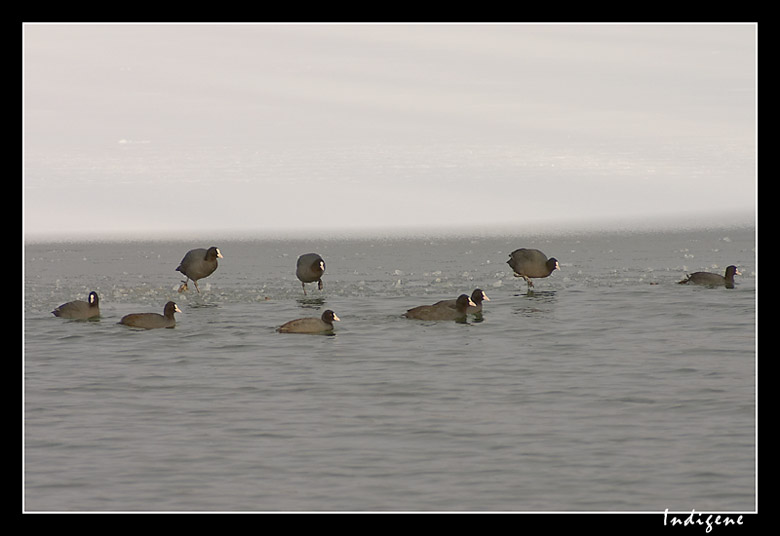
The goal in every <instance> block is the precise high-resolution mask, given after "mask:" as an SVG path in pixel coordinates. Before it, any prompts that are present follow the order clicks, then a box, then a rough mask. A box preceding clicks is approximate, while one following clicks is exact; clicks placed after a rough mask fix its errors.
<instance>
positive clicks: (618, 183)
mask: <svg viewBox="0 0 780 536" xmlns="http://www.w3.org/2000/svg"><path fill="white" fill-rule="evenodd" d="M756 34H757V26H756V25H753V24H700V25H682V24H677V25H639V24H620V25H594V24H557V25H537V24H532V25H527V24H491V25H480V24H434V25H430V24H415V25H406V24H392V25H386V24H336V25H333V24H234V25H218V24H203V25H190V24H181V25H167V24H157V25H149V24H133V25H130V24H111V25H96V24H86V25H76V24H29V25H25V27H24V43H23V45H24V57H23V65H24V79H23V89H24V110H23V111H24V124H23V129H24V131H23V141H24V163H25V174H24V177H23V181H24V189H23V192H24V199H23V203H24V222H23V224H24V232H25V235H26V236H27V237H31V238H36V237H44V238H45V237H55V238H57V237H60V238H61V237H65V238H67V237H80V236H125V237H131V238H143V237H144V236H172V237H182V238H186V239H188V240H194V241H199V240H200V239H202V240H206V241H207V242H208V240H209V239H210V238H209V237H224V236H228V237H229V236H231V235H232V234H235V235H242V236H258V237H262V236H263V235H264V234H276V233H284V232H295V231H301V232H306V233H307V235H308V236H319V237H323V238H327V237H329V236H332V235H334V234H338V233H340V232H343V231H357V232H364V233H366V232H367V233H371V232H374V231H375V230H376V231H378V230H389V231H403V230H416V231H421V232H425V231H426V230H434V229H439V230H456V229H469V228H472V229H483V230H484V229H487V230H490V229H495V230H499V229H507V230H523V229H530V228H540V227H541V228H544V227H545V226H548V225H549V226H553V225H555V226H558V225H570V226H572V227H573V228H577V226H582V225H587V224H588V223H601V222H610V221H622V222H625V221H628V222H629V223H630V222H631V221H633V220H636V221H640V220H653V221H660V222H671V221H680V220H686V221H688V222H690V221H705V220H707V221H712V220H713V219H714V220H715V221H721V222H722V223H725V224H728V223H733V221H732V219H739V218H742V219H743V220H745V219H747V221H752V218H753V214H754V212H755V204H756V189H757V182H756V181H757V178H756V114H757V111H756V108H757V104H756V99H757V95H756V92H757V89H756V77H757V72H756V70H757V65H756V54H757V50H756V48H757V35H756Z"/></svg>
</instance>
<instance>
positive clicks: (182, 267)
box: [176, 246, 223, 293]
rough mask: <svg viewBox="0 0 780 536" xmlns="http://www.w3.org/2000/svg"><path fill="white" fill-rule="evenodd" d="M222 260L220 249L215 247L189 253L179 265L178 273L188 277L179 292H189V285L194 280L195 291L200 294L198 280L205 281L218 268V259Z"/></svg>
mask: <svg viewBox="0 0 780 536" xmlns="http://www.w3.org/2000/svg"><path fill="white" fill-rule="evenodd" d="M222 258H223V257H222V253H220V252H219V248H216V247H214V246H212V247H210V248H209V249H204V248H197V249H191V250H190V251H188V252H187V254H186V255H185V256H184V258H183V259H182V260H181V262H180V263H179V267H178V268H176V271H177V272H181V273H183V274H184V275H185V276H187V280H186V281H183V282H182V283H183V284H182V286H180V287H179V292H184V291H185V290H187V283H188V282H189V280H190V279H192V282H193V283H195V290H197V291H198V293H200V289H199V288H198V279H203V278H204V277H208V276H210V275H211V274H213V273H214V270H216V269H217V266H218V263H217V259H222Z"/></svg>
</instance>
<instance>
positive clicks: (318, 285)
mask: <svg viewBox="0 0 780 536" xmlns="http://www.w3.org/2000/svg"><path fill="white" fill-rule="evenodd" d="M317 288H318V289H320V290H322V279H320V280H319V281H317Z"/></svg>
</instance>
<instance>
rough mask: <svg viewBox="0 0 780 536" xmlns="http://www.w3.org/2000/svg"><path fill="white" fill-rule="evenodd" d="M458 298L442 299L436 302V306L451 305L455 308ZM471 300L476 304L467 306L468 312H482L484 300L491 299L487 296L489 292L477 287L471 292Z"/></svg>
mask: <svg viewBox="0 0 780 536" xmlns="http://www.w3.org/2000/svg"><path fill="white" fill-rule="evenodd" d="M457 301H458V300H442V301H438V302H436V303H434V304H433V305H435V306H440V305H443V306H446V307H451V308H453V309H455V308H456V306H457ZM471 301H472V302H474V305H469V306H468V307H467V308H466V313H467V314H479V313H481V312H482V302H483V301H490V298H488V297H487V294H485V293H484V292H483V291H482V289H479V288H475V289H474V292H472V293H471Z"/></svg>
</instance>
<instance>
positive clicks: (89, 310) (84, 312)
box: [51, 290, 100, 320]
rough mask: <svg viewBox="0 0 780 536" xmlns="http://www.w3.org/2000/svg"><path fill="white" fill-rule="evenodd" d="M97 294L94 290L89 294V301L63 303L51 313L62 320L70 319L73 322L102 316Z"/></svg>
mask: <svg viewBox="0 0 780 536" xmlns="http://www.w3.org/2000/svg"><path fill="white" fill-rule="evenodd" d="M99 301H100V300H98V295H97V292H95V291H94V290H93V291H92V292H90V293H89V296H88V297H87V301H82V300H74V301H71V302H68V303H63V304H62V305H60V306H59V307H57V308H56V309H55V310H53V311H52V312H51V314H53V315H54V316H58V317H60V318H69V319H72V320H89V319H90V318H98V317H99V316H100V305H99V304H98V302H99Z"/></svg>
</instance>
